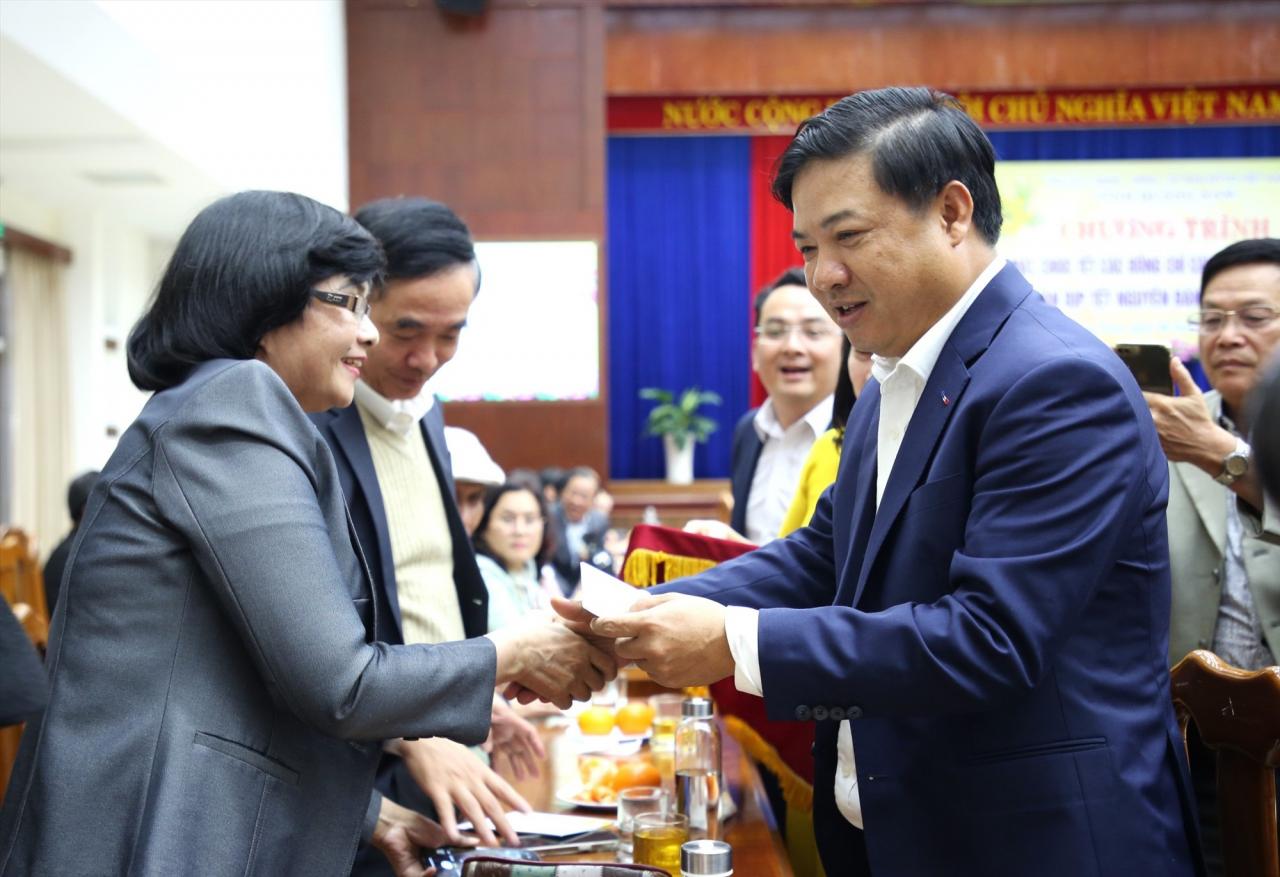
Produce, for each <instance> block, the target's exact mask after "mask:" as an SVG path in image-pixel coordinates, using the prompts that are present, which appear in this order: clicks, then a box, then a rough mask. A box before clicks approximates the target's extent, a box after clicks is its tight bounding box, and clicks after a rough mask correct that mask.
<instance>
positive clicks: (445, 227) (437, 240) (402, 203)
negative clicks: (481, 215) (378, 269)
mask: <svg viewBox="0 0 1280 877" xmlns="http://www.w3.org/2000/svg"><path fill="white" fill-rule="evenodd" d="M354 215H355V219H356V222H358V223H360V224H361V225H362V226H364V227H365V228H367V229H368V230H369V231H370V232H371V233H372V234H373V236H374V237H376V238H377V239H378V242H379V243H381V244H382V249H383V251H384V252H385V253H386V254H387V271H386V279H388V280H407V279H417V278H419V277H430V276H432V275H433V274H439V273H440V272H441V271H445V270H448V269H449V268H453V267H455V266H457V265H473V266H475V270H476V292H477V293H478V292H479V291H480V265H479V263H477V262H476V248H475V244H474V243H473V242H472V240H471V231H470V229H468V228H467V224H466V223H465V222H463V221H462V220H461V219H459V218H458V215H457V214H456V213H454V212H453V211H452V210H450V209H449V208H448V207H446V206H445V205H444V204H441V203H440V202H439V201H432V200H430V199H428V198H382V199H380V200H377V201H371V202H370V203H368V204H366V205H364V206H363V207H361V208H360V209H359V210H357V211H356V212H355V214H354Z"/></svg>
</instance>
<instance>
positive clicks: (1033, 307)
mask: <svg viewBox="0 0 1280 877" xmlns="http://www.w3.org/2000/svg"><path fill="white" fill-rule="evenodd" d="M879 399H880V392H879V386H878V385H877V384H876V383H875V382H874V381H873V382H872V383H871V384H869V385H868V387H867V389H866V392H865V394H864V396H863V397H862V398H860V399H859V404H858V405H856V406H854V410H853V414H852V417H851V420H850V423H849V426H848V429H847V431H846V434H845V440H844V441H845V453H844V454H843V461H842V464H841V469H840V473H839V476H838V478H837V480H836V483H835V485H834V486H833V488H831V489H829V490H828V491H827V492H826V493H825V494H824V495H823V497H822V499H821V501H820V502H819V504H818V508H817V511H816V512H815V514H814V517H813V521H812V522H811V524H810V526H809V527H807V528H805V529H802V530H799V531H797V532H796V533H794V534H793V535H792V536H790V537H788V538H786V539H779V540H776V541H774V542H771V543H770V544H768V545H766V546H764V547H762V548H760V549H759V550H757V551H754V552H751V553H750V554H747V555H744V556H743V557H741V558H739V559H737V560H734V561H732V562H730V563H726V564H723V565H721V566H719V567H717V568H715V569H713V570H710V571H709V572H707V573H705V574H703V575H701V576H698V577H696V578H693V579H688V580H684V581H681V582H676V583H673V585H668V586H665V587H664V588H663V589H660V590H666V589H672V590H680V591H685V592H688V593H694V594H701V595H704V596H707V597H711V598H713V599H716V600H718V601H720V602H722V603H726V604H735V605H744V606H752V607H756V608H758V609H760V610H761V611H760V616H759V639H758V644H759V653H760V669H761V677H762V682H763V689H764V692H765V706H766V709H767V711H768V713H769V715H770V717H771V718H776V719H797V718H798V719H813V720H815V722H816V745H815V757H816V765H815V767H816V770H815V776H816V777H817V781H816V785H815V789H814V822H815V828H816V830H817V834H818V841H819V847H820V849H821V851H822V855H823V858H824V861H825V863H826V866H827V869H828V872H829V873H833V874H834V873H839V874H848V873H853V871H851V866H850V865H849V864H848V863H849V862H851V861H859V860H861V861H865V862H867V863H869V865H870V868H871V871H872V872H873V873H875V874H891V875H935V874H936V875H948V877H955V875H975V877H977V875H982V877H995V875H1009V877H1015V875H1028V874H1035V875H1038V877H1045V875H1063V877H1067V875H1070V877H1081V875H1116V874H1161V875H1165V877H1170V875H1184V874H1193V873H1196V871H1197V868H1198V866H1197V865H1195V864H1193V862H1195V861H1196V857H1197V856H1198V838H1197V836H1196V834H1195V828H1194V818H1193V817H1192V816H1191V813H1192V812H1193V811H1192V810H1191V804H1190V796H1189V794H1188V780H1187V775H1186V769H1185V762H1184V758H1183V754H1182V753H1183V749H1182V741H1181V736H1180V734H1179V732H1178V728H1177V725H1176V723H1175V720H1174V716H1173V711H1172V707H1171V703H1170V693H1169V675H1168V672H1167V670H1166V664H1165V654H1166V645H1167V641H1168V635H1169V602H1170V597H1169V550H1168V543H1167V537H1166V528H1165V500H1166V496H1167V492H1168V473H1167V466H1166V463H1165V458H1164V455H1163V453H1162V452H1161V450H1160V445H1159V442H1158V441H1157V438H1156V433H1155V429H1154V427H1153V425H1152V421H1151V416H1150V413H1149V412H1148V409H1147V406H1146V404H1145V403H1144V401H1143V399H1142V396H1141V394H1140V393H1139V391H1138V387H1137V386H1136V384H1135V383H1134V381H1133V379H1132V378H1131V377H1130V375H1129V373H1128V372H1127V371H1126V370H1125V368H1124V366H1123V365H1122V364H1121V363H1120V361H1119V360H1118V359H1117V358H1116V357H1115V356H1114V354H1112V352H1111V351H1110V350H1109V349H1108V348H1107V347H1106V346H1105V345H1103V344H1102V343H1101V342H1100V341H1099V340H1098V339H1096V338H1095V337H1093V336H1092V335H1091V334H1089V333H1088V332H1087V331H1085V330H1084V329H1082V328H1081V327H1080V326H1078V325H1077V324H1075V323H1074V322H1072V321H1071V320H1069V319H1067V318H1066V317H1065V316H1064V315H1063V314H1062V313H1061V312H1059V311H1058V310H1057V309H1055V308H1053V307H1050V306H1049V305H1047V304H1046V303H1045V302H1044V300H1043V299H1042V298H1041V297H1040V296H1039V295H1038V294H1036V293H1035V292H1034V291H1033V290H1032V289H1031V287H1030V286H1029V285H1028V284H1027V282H1026V281H1025V280H1024V279H1023V277H1022V275H1021V274H1019V273H1018V271H1017V270H1016V269H1015V268H1014V267H1013V266H1007V267H1006V268H1005V269H1004V270H1002V271H1001V272H1000V273H999V274H998V275H997V276H996V277H995V278H994V279H993V280H992V281H991V283H990V284H988V286H987V288H986V289H985V290H984V291H983V292H982V294H981V295H980V296H979V297H978V298H977V300H976V301H975V302H974V304H973V306H972V307H971V308H970V310H969V311H968V312H967V313H966V314H965V316H964V317H963V319H961V321H960V322H959V324H958V325H957V327H956V329H955V331H954V332H953V333H952V335H951V337H950V339H949V340H948V341H947V343H946V345H945V346H944V348H943V350H942V353H941V356H940V357H939V359H938V362H937V364H936V366H935V367H934V370H933V372H932V374H931V375H930V378H929V381H928V383H927V384H926V386H925V389H924V393H923V395H922V397H921V399H920V402H919V404H918V405H917V407H916V410H915V412H914V415H913V416H912V419H911V422H910V424H909V426H908V429H907V431H906V435H905V437H904V439H903V443H902V446H901V449H900V451H899V453H898V456H897V458H896V462H895V463H894V467H893V471H892V474H891V475H890V477H889V481H888V484H887V485H886V488H885V491H884V496H883V498H882V500H881V502H880V507H879V510H878V511H877V509H876V500H875V489H876V430H877V424H878V422H879V415H880V405H879ZM842 718H849V719H850V720H851V726H852V732H853V740H854V750H855V753H856V762H857V774H858V788H859V790H860V795H861V800H862V807H863V813H864V820H865V821H864V826H865V829H866V830H865V834H864V833H859V832H857V831H856V830H855V829H853V828H852V826H850V825H849V823H848V822H847V821H846V820H845V819H844V818H843V817H842V816H841V815H840V813H839V812H838V811H837V810H836V808H835V801H834V795H833V791H832V782H833V777H834V774H835V770H836V736H837V731H838V727H839V722H838V719H842ZM864 843H865V859H863V858H862V855H863V850H862V844H864ZM854 870H855V871H856V870H857V869H856V868H855V869H854Z"/></svg>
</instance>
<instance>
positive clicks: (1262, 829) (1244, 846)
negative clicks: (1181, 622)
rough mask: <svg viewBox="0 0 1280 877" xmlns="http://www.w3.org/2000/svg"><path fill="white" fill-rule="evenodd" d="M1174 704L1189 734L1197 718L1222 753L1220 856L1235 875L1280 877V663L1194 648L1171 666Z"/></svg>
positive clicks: (1219, 757)
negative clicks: (1255, 662) (1279, 802)
mask: <svg viewBox="0 0 1280 877" xmlns="http://www.w3.org/2000/svg"><path fill="white" fill-rule="evenodd" d="M1172 680H1173V705H1174V709H1175V711H1176V712H1177V715H1178V722H1179V724H1180V725H1181V726H1182V734H1183V739H1184V740H1185V739H1186V733H1187V723H1188V722H1189V721H1194V722H1195V723H1196V730H1197V731H1199V733H1200V739H1201V741H1202V742H1203V743H1204V745H1205V746H1206V747H1207V748H1208V749H1211V750H1213V751H1214V752H1215V753H1216V756H1217V776H1218V813H1219V815H1220V817H1221V821H1222V858H1223V864H1224V865H1225V867H1226V873H1227V874H1230V875H1232V877H1280V850H1278V849H1277V844H1276V782H1275V771H1276V768H1280V667H1267V668H1265V669H1262V670H1256V671H1254V672H1247V671H1244V670H1240V669H1237V668H1235V667H1232V666H1230V665H1228V664H1226V663H1224V662H1223V661H1222V660H1221V659H1220V658H1218V656H1217V655H1214V654H1213V653H1212V652H1206V651H1201V650H1197V651H1194V652H1192V653H1191V654H1189V655H1187V656H1186V657H1185V658H1183V659H1182V660H1181V661H1179V662H1178V665H1177V666H1176V667H1174V668H1173V673H1172Z"/></svg>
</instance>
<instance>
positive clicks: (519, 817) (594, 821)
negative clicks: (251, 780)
mask: <svg viewBox="0 0 1280 877" xmlns="http://www.w3.org/2000/svg"><path fill="white" fill-rule="evenodd" d="M507 821H508V822H510V823H511V828H512V829H513V830H514V831H515V833H516V834H540V835H543V836H544V837H569V836H570V835H574V834H582V833H583V832H587V831H597V830H599V829H601V828H605V827H606V826H608V825H611V824H612V823H613V820H612V819H600V818H598V817H595V816H570V815H566V814H564V813H521V812H520V811H519V810H512V811H511V812H510V813H508V814H507ZM489 824H490V825H492V824H493V823H489ZM471 829H472V825H471V823H470V822H460V823H458V830H459V831H470V830H471Z"/></svg>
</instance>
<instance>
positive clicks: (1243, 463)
mask: <svg viewBox="0 0 1280 877" xmlns="http://www.w3.org/2000/svg"><path fill="white" fill-rule="evenodd" d="M1223 468H1225V469H1226V470H1227V474H1228V475H1230V476H1232V477H1233V478H1239V477H1240V476H1241V475H1243V474H1244V473H1246V472H1248V471H1249V458H1248V457H1246V456H1245V455H1244V454H1232V455H1231V456H1229V457H1227V460H1226V464H1225V465H1224V467H1223Z"/></svg>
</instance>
